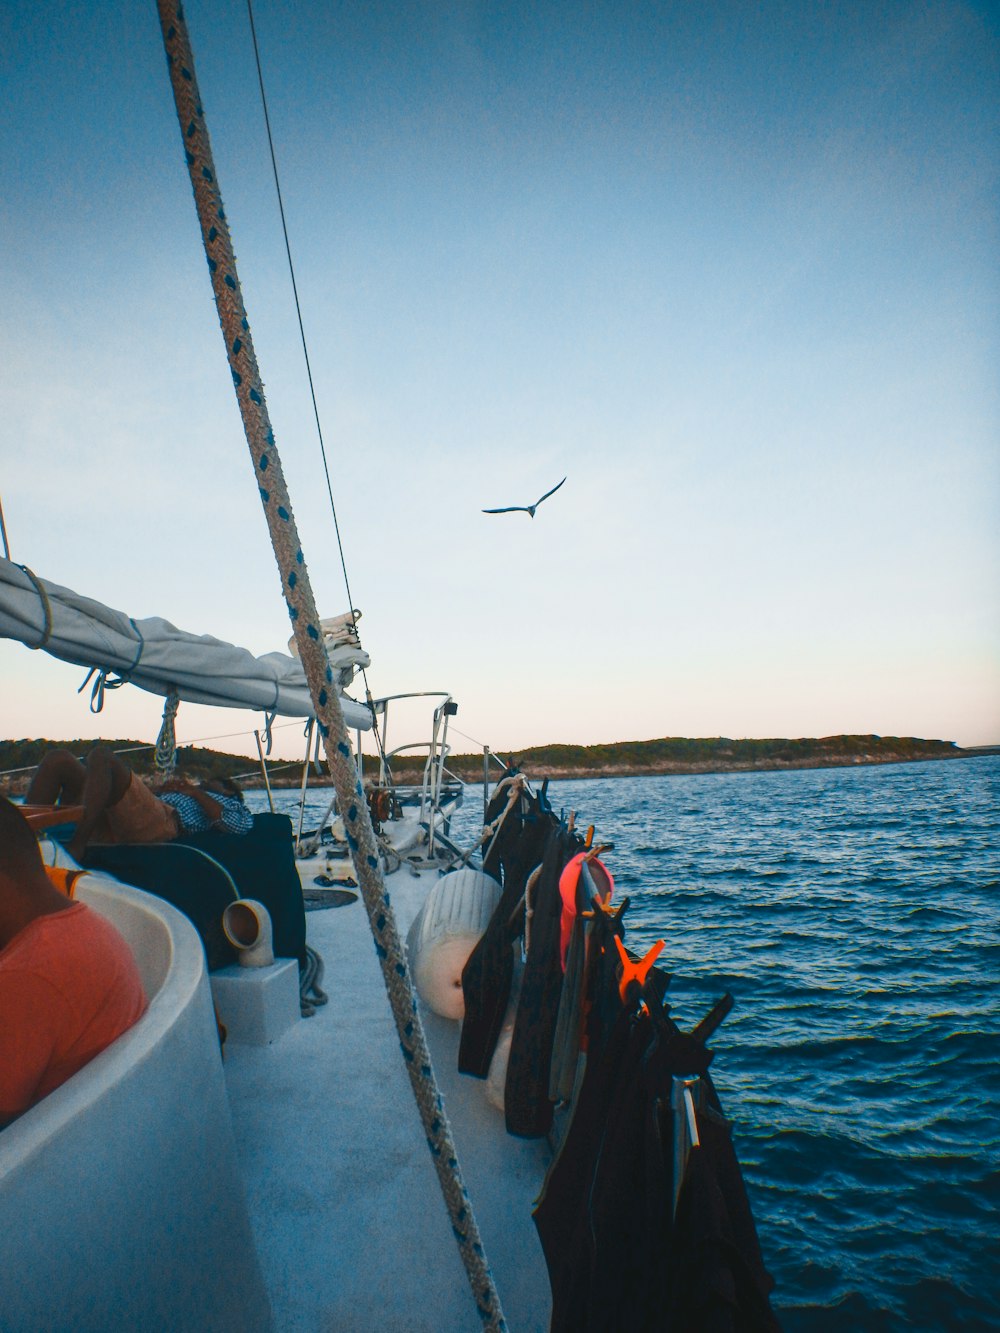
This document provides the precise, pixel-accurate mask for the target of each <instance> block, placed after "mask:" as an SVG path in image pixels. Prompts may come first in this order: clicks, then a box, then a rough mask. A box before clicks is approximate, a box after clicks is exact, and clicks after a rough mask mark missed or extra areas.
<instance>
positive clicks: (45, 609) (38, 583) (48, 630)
mask: <svg viewBox="0 0 1000 1333" xmlns="http://www.w3.org/2000/svg"><path fill="white" fill-rule="evenodd" d="M18 569H20V570H23V572H24V573H25V574H27V576H28V578H29V579H31V582H32V583H33V584H34V585H35V591H36V592H37V593H38V596H39V599H40V601H41V603H42V615H43V617H44V618H43V620H42V637H41V638H40V639H39V641H38V642H37V643H31V644H29V645H28V647H29V648H44V647H45V645H46V644H47V643H48V641H49V639H50V638H51V637H52V605H51V603H50V602H49V594H48V593H47V592H46V591H45V584H44V583H43V582H42V580H41V579H40V578H39V577H38V575H37V574H35V573H34V571H33V570H30V569H29V568H28V566H27V565H18ZM77 693H79V690H78V691H77Z"/></svg>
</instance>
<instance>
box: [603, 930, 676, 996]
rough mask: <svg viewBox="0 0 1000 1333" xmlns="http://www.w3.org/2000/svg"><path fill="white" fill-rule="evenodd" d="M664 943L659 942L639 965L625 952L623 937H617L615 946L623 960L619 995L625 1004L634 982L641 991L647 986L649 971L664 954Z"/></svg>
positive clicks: (641, 959)
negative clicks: (629, 989) (627, 993)
mask: <svg viewBox="0 0 1000 1333" xmlns="http://www.w3.org/2000/svg"><path fill="white" fill-rule="evenodd" d="M664 943H665V941H663V940H657V941H656V943H655V944H654V945H653V947H652V948H651V949H650V951H649V952H648V953H647V954H646V956H645V958H640V960H639V961H638V962H637V963H633V962H632V959H631V958H629V956H628V954H627V953H626V952H625V945H624V944H622V942H621V937H620V936H618V935H616V936H615V946H616V948H617V949H618V957H619V958H620V959H621V963H622V975H621V980H620V981H619V982H618V994H619V995H620V996H621V997H622V1001H623V1002H624V1001H625V999H626V992H627V991H628V988H629V986H630V985H631V984H632V982H633V981H635V982H637V983H638V985H639V988H640V990H641V989H642V987H643V986H644V985H645V982H646V978H647V976H648V975H649V969H650V968H651V967H652V966H653V964H654V963H655V962H656V960H657V958H659V956H660V954H661V953H662V951H663V946H664Z"/></svg>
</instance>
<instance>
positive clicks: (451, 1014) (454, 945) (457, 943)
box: [406, 868, 500, 1019]
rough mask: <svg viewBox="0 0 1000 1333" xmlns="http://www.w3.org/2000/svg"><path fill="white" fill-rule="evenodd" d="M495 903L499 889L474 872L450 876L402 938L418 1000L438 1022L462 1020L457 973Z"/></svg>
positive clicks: (437, 886) (462, 1001)
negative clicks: (433, 1014) (436, 1015)
mask: <svg viewBox="0 0 1000 1333" xmlns="http://www.w3.org/2000/svg"><path fill="white" fill-rule="evenodd" d="M499 901H500V885H499V884H498V883H497V882H496V880H495V879H493V878H492V877H491V876H490V875H484V874H482V872H481V871H478V870H469V869H468V868H466V869H464V870H455V871H452V873H451V874H449V875H444V876H442V878H441V879H439V880H438V882H437V883H436V884H435V885H434V887H433V888H432V889H431V891H430V893H429V894H428V895H427V898H426V899H425V901H424V905H423V907H421V909H420V911H419V912H418V913H417V915H416V917H415V918H414V920H413V925H412V926H411V927H410V930H409V933H408V935H407V937H406V949H407V954H408V956H409V960H410V971H411V973H412V975H413V984H414V985H415V986H416V988H417V994H418V995H419V996H420V998H421V1000H423V1002H424V1004H426V1005H427V1006H428V1008H430V1009H433V1011H434V1012H435V1013H436V1014H440V1015H441V1017H442V1018H455V1019H461V1018H464V1016H465V997H464V995H463V994H462V969H463V968H464V967H465V964H466V963H467V962H468V960H469V954H471V953H472V950H473V949H474V948H475V947H476V944H477V943H478V941H479V940H480V939H481V937H482V935H483V932H484V931H485V929H486V927H487V926H488V925H489V921H490V917H491V916H492V915H493V913H494V912H495V911H496V907H497V903H498V902H499Z"/></svg>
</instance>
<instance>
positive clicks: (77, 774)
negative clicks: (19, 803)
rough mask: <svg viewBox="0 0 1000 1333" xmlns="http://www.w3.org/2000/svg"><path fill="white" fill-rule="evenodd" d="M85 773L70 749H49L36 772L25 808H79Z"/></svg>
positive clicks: (27, 795)
mask: <svg viewBox="0 0 1000 1333" xmlns="http://www.w3.org/2000/svg"><path fill="white" fill-rule="evenodd" d="M86 777H87V770H86V769H85V768H84V766H83V764H81V763H80V761H79V759H77V757H76V756H75V755H74V754H72V753H71V752H70V751H69V750H63V749H60V750H49V751H48V752H47V753H46V754H44V755H43V756H42V762H41V763H40V764H39V765H38V767H37V768H36V769H35V772H34V774H33V775H32V779H31V782H30V783H29V784H28V790H27V792H26V794H25V797H24V803H25V805H56V804H58V805H79V804H80V802H81V801H82V799H83V786H84V782H85V781H86Z"/></svg>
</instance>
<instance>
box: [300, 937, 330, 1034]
mask: <svg viewBox="0 0 1000 1333" xmlns="http://www.w3.org/2000/svg"><path fill="white" fill-rule="evenodd" d="M323 972H324V965H323V959H322V958H321V957H320V955H319V954H318V953H317V952H316V950H315V949H313V948H311V947H310V946H309V945H308V944H307V945H306V961H305V966H304V967H303V968H302V969H301V971H300V972H299V1010H300V1012H301V1014H302V1017H303V1018H312V1016H313V1014H314V1013H315V1012H316V1010H317V1009H319V1008H320V1007H321V1006H322V1005H324V1004H326V1003H327V1001H328V1000H329V998H330V997H329V995H327V993H326V991H325V990H323V989H322V988H321V987H320V984H319V983H320V982H321V981H322V980H323Z"/></svg>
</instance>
